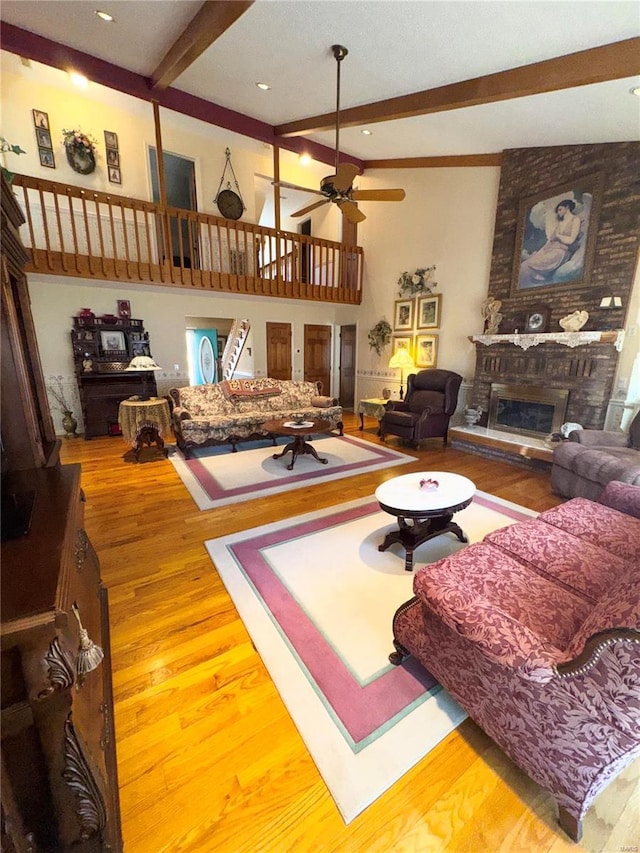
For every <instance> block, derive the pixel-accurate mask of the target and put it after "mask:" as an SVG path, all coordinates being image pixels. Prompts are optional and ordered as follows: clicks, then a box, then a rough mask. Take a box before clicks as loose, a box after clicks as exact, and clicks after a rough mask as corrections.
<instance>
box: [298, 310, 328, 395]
mask: <svg viewBox="0 0 640 853" xmlns="http://www.w3.org/2000/svg"><path fill="white" fill-rule="evenodd" d="M304 378H305V381H306V382H321V383H322V390H321V392H320V393H321V394H327V395H330V394H331V326H316V325H311V324H308V323H305V324H304Z"/></svg>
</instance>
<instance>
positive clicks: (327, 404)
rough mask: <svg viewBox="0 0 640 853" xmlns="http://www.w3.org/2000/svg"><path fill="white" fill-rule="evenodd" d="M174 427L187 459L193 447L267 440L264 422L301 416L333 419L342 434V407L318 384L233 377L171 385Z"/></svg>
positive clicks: (233, 445) (178, 442)
mask: <svg viewBox="0 0 640 853" xmlns="http://www.w3.org/2000/svg"><path fill="white" fill-rule="evenodd" d="M169 397H170V400H171V404H172V420H173V428H174V431H175V434H176V441H177V444H178V447H179V448H180V450H181V451H182V452H183V453H184V455H185V456H186V457H187V458H188V457H189V454H190V451H191V450H192V449H193V448H194V447H207V446H210V445H215V444H230V445H231V447H232V449H233V451H234V452H235V451H236V444H237V443H238V442H239V441H241V440H243V439H244V440H248V439H255V438H264V437H265V436H266V435H267V433H266V431H265V430H264V429H263V428H262V425H263V424H264V423H265V421H268V420H272V419H274V418H289V417H291V416H292V415H294V414H296V415H298V414H300V415H304V417H306V418H310V419H313V418H322V419H323V420H328V421H331V422H332V423H333V424H334V425H335V428H336V429H337V430H338V431H339V434H340V435H342V429H343V424H342V407H341V406H339V405H337V400H335V399H334V398H333V397H323V396H321V395H320V394H319V391H318V386H317V385H316V383H315V382H296V381H293V380H279V379H270V378H263V379H230V380H224V381H222V382H219V383H218V384H216V385H190V386H187V387H184V388H171V389H170V391H169Z"/></svg>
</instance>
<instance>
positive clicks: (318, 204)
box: [289, 198, 329, 218]
mask: <svg viewBox="0 0 640 853" xmlns="http://www.w3.org/2000/svg"><path fill="white" fill-rule="evenodd" d="M328 201H329V199H328V198H323V199H322V201H314V203H313V204H310V205H308V206H307V207H303V208H302V209H301V210H296V212H295V213H290V214H289V216H291V217H293V218H295V217H297V216H304V215H305V213H311V211H312V210H315V209H316V207H321V206H322V205H323V204H326V203H327V202H328Z"/></svg>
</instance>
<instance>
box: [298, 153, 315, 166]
mask: <svg viewBox="0 0 640 853" xmlns="http://www.w3.org/2000/svg"><path fill="white" fill-rule="evenodd" d="M298 159H299V160H300V162H301V163H302V165H303V166H308V165H309V163H311V160H312V159H313V158H312V157H311V154H309V153H308V152H307V151H303V152H302V154H300V156H299V158H298Z"/></svg>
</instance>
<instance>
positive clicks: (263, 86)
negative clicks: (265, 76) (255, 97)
mask: <svg viewBox="0 0 640 853" xmlns="http://www.w3.org/2000/svg"><path fill="white" fill-rule="evenodd" d="M256 86H257V87H258V89H262V91H263V92H268V91H269V90H270V89H271V86H270V85H269V84H268V83H256Z"/></svg>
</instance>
